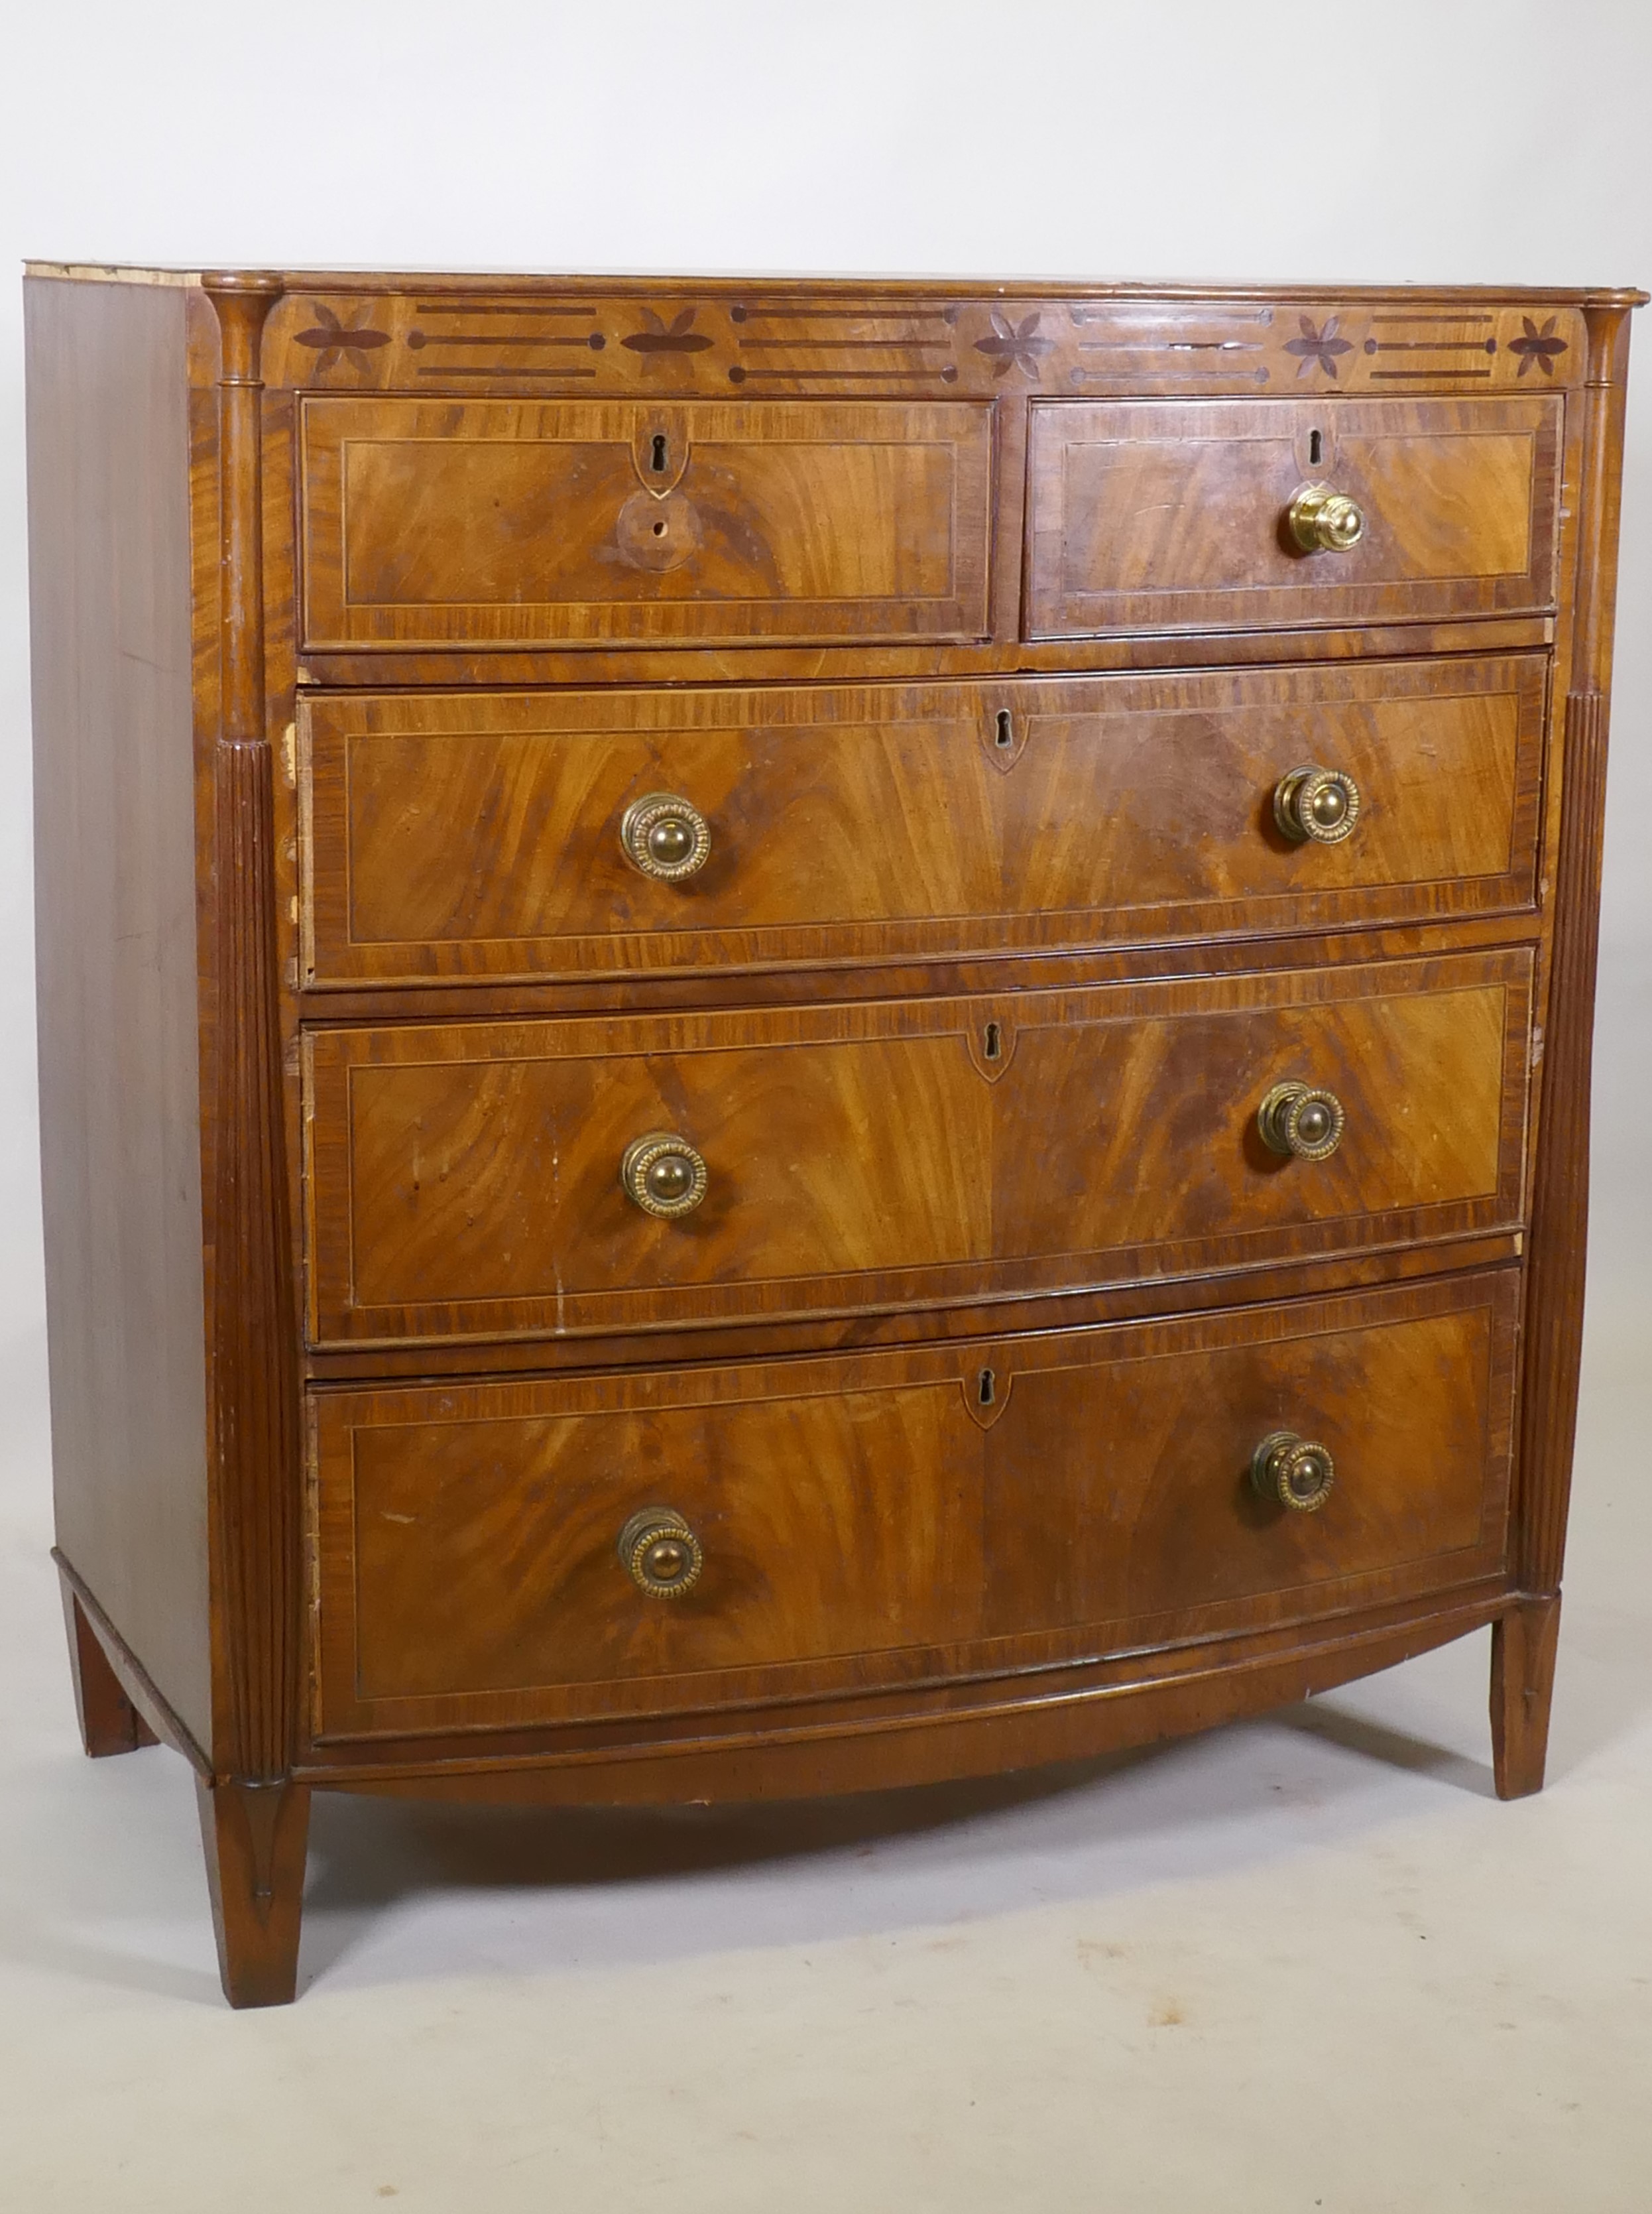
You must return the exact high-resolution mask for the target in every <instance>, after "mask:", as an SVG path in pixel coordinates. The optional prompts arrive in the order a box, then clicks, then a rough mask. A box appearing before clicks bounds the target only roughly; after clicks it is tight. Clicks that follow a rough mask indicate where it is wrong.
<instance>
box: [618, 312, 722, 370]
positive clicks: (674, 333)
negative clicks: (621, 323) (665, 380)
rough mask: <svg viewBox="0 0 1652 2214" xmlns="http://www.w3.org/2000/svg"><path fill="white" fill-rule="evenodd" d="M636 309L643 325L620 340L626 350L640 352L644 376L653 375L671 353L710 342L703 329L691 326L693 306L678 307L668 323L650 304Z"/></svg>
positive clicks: (692, 350)
mask: <svg viewBox="0 0 1652 2214" xmlns="http://www.w3.org/2000/svg"><path fill="white" fill-rule="evenodd" d="M638 312H639V313H640V315H642V318H643V329H641V330H640V331H633V332H632V333H631V336H630V337H629V338H628V339H620V341H619V343H620V345H621V346H624V347H625V350H626V351H627V352H629V353H640V354H641V355H642V357H643V376H653V374H654V372H655V370H656V369H663V368H664V367H665V366H666V365H667V362H668V358H669V357H670V356H671V355H673V354H689V353H704V352H705V350H706V348H707V347H708V346H710V345H711V344H712V340H711V339H709V338H708V337H707V336H706V334H705V333H704V331H697V330H696V329H695V328H694V327H693V323H694V316H695V313H696V311H695V309H692V308H681V309H679V310H678V312H677V314H676V315H674V316H673V318H672V320H671V321H670V322H669V323H667V321H665V319H664V317H663V316H661V315H655V312H654V310H653V309H652V308H643V309H639V310H638Z"/></svg>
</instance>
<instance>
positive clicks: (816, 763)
mask: <svg viewBox="0 0 1652 2214" xmlns="http://www.w3.org/2000/svg"><path fill="white" fill-rule="evenodd" d="M1544 701H1545V664H1544V662H1543V660H1542V659H1541V657H1539V656H1537V655H1526V656H1509V657H1497V658H1490V657H1488V658H1485V659H1481V660H1461V661H1458V660H1452V661H1440V662H1427V661H1423V662H1399V663H1375V664H1355V665H1353V666H1348V665H1334V666H1333V665H1326V666H1318V667H1308V668H1296V669H1269V670H1248V671H1231V672H1214V673H1204V674H1200V675H1198V676H1155V677H1140V676H1100V677H1052V678H1021V679H1017V680H1009V681H1003V682H999V681H993V682H981V683H971V684H893V683H891V684H865V685H856V686H793V687H785V688H780V687H777V688H763V689H759V688H742V689H726V688H692V689H678V690H667V689H660V690H650V691H637V690H616V691H613V692H583V693H571V694H570V693H554V692H552V693H544V692H539V693H522V692H514V693H477V694H458V693H451V694H442V693H436V694H430V693H417V692H407V693H399V694H365V695H356V696H351V695H347V694H329V695H326V696H324V697H322V698H320V699H314V700H307V701H304V702H302V706H301V710H300V741H301V746H302V751H303V754H304V757H305V761H306V764H307V769H308V774H307V776H306V778H305V780H304V783H305V791H306V794H307V804H306V815H305V828H304V839H303V843H304V854H305V867H304V883H305V892H304V901H305V907H304V937H305V966H306V973H307V976H308V981H310V982H313V983H314V984H316V985H320V986H326V985H329V984H348V983H352V982H380V981H383V982H418V981H431V982H435V981H440V980H442V979H445V978H460V977H479V978H496V979H505V978H509V977H514V976H573V975H588V974H590V973H591V972H592V971H594V970H598V971H607V972H609V973H613V972H615V971H619V972H631V973H645V972H649V971H652V972H655V973H658V972H661V971H664V972H676V973H681V972H683V971H685V970H692V969H723V968H730V969H733V968H747V967H780V966H789V965H797V964H802V963H808V962H810V961H818V960H826V959H830V960H850V961H853V960H871V959H875V958H879V957H885V958H887V957H913V958H924V957H939V956H942V955H944V954H950V953H966V952H970V951H991V950H995V949H999V948H1018V947H1025V948H1035V947H1060V946H1072V945H1101V944H1107V943H1117V942H1120V941H1134V942H1140V941H1142V940H1144V939H1153V938H1155V937H1156V938H1176V937H1182V936H1204V935H1210V934H1213V933H1218V932H1221V931H1224V930H1234V929H1244V930H1247V931H1248V932H1252V933H1256V932H1260V931H1265V930H1271V931H1278V930H1290V929H1314V928H1324V927H1349V926H1365V927H1369V926H1372V925H1377V924H1383V923H1388V922H1402V921H1410V920H1423V919H1428V918H1431V917H1436V916H1448V915H1462V914H1483V913H1491V912H1497V911H1499V910H1509V909H1511V908H1521V907H1529V906H1530V904H1531V902H1532V900H1533V894H1534V879H1535V857H1536V847H1537V839H1538V794H1539V781H1540V771H1541V759H1542V744H1543V715H1544ZM1304 764H1315V765H1317V767H1318V774H1319V781H1318V783H1316V785H1315V786H1314V792H1315V793H1316V794H1318V795H1319V804H1320V809H1321V812H1323V811H1324V807H1325V804H1326V803H1325V799H1324V793H1323V792H1321V789H1320V787H1321V786H1323V787H1324V788H1325V791H1327V792H1336V791H1342V792H1353V793H1356V794H1357V798H1356V800H1355V801H1352V802H1350V803H1348V804H1346V805H1345V806H1344V812H1343V820H1342V822H1339V823H1333V824H1332V825H1331V828H1332V829H1333V830H1335V831H1336V833H1337V835H1334V836H1332V835H1326V831H1325V829H1324V826H1323V825H1321V824H1320V823H1318V822H1317V820H1316V818H1315V817H1314V816H1310V817H1309V818H1308V819H1309V820H1310V822H1312V823H1314V826H1315V829H1316V831H1317V833H1318V835H1314V836H1308V835H1305V834H1303V833H1301V829H1300V826H1297V827H1296V828H1295V829H1294V830H1288V828H1287V826H1285V825H1282V823H1281V821H1280V818H1279V811H1278V792H1279V790H1280V788H1281V786H1282V784H1283V783H1288V782H1289V780H1291V778H1292V777H1293V776H1295V777H1297V778H1298V780H1299V782H1300V780H1301V774H1303V773H1304ZM1338 780H1340V781H1338ZM640 823H646V824H649V825H654V826H655V828H657V827H658V824H659V823H664V824H665V826H666V829H668V830H669V829H672V828H673V827H674V826H675V825H681V824H686V825H687V826H688V828H687V829H686V830H683V831H682V832H681V834H680V840H679V843H680V847H682V849H683V852H682V855H681V857H678V858H674V857H673V856H672V855H668V857H667V860H666V861H665V862H664V863H661V862H660V861H658V860H657V859H656V858H655V856H654V855H653V854H652V853H650V852H649V850H648V849H647V848H646V847H645V848H644V849H643V856H642V859H638V858H637V853H636V852H634V851H633V850H632V849H631V847H630V846H628V843H627V840H628V836H631V835H633V834H635V835H643V834H642V832H641V831H640V830H639V829H638V828H637V826H638V825H639V824H640ZM1344 825H1345V826H1346V827H1345V834H1344Z"/></svg>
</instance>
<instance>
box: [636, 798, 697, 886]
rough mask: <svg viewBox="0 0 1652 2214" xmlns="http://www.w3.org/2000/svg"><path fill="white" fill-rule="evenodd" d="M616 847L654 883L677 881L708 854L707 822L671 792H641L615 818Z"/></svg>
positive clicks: (689, 873) (690, 874)
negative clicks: (616, 821) (616, 825)
mask: <svg viewBox="0 0 1652 2214" xmlns="http://www.w3.org/2000/svg"><path fill="white" fill-rule="evenodd" d="M619 847H620V851H621V852H622V853H624V854H625V859H627V860H628V861H629V862H630V863H631V866H632V867H633V868H636V869H640V870H641V871H642V872H643V875H644V876H645V877H652V878H654V879H655V883H656V884H681V882H682V881H683V878H685V877H692V876H693V875H694V874H695V872H697V871H698V870H700V869H703V868H704V866H705V865H706V863H707V861H709V860H710V858H711V826H710V823H708V822H707V821H706V819H705V817H704V816H703V815H702V814H701V813H700V810H699V809H698V807H695V806H692V805H691V804H690V803H689V802H688V801H687V800H686V799H683V798H679V796H678V795H677V793H676V792H645V793H644V794H643V797H642V798H641V799H633V800H632V802H631V805H630V806H629V807H628V808H627V809H626V810H625V813H624V815H623V816H621V817H620V818H619Z"/></svg>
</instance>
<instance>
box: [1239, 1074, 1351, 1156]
mask: <svg viewBox="0 0 1652 2214" xmlns="http://www.w3.org/2000/svg"><path fill="white" fill-rule="evenodd" d="M1345 1120H1346V1117H1345V1116H1344V1114H1343V1111H1342V1102H1341V1100H1340V1099H1338V1097H1337V1095H1336V1093H1335V1092H1326V1091H1324V1090H1323V1089H1321V1088H1320V1087H1319V1086H1314V1085H1312V1084H1294V1083H1293V1084H1276V1085H1275V1086H1274V1087H1273V1089H1272V1091H1271V1092H1269V1094H1268V1096H1267V1098H1265V1100H1264V1101H1263V1102H1262V1104H1261V1105H1260V1107H1259V1108H1258V1109H1257V1110H1256V1127H1257V1128H1258V1129H1259V1131H1260V1132H1261V1134H1262V1142H1263V1144H1264V1145H1265V1146H1269V1147H1271V1148H1272V1150H1273V1151H1274V1152H1275V1153H1295V1156H1296V1158H1297V1159H1298V1160H1299V1161H1323V1160H1326V1159H1329V1158H1330V1156H1331V1155H1332V1153H1335V1152H1336V1150H1337V1148H1338V1146H1339V1145H1340V1144H1341V1143H1342V1133H1343V1124H1344V1121H1345Z"/></svg>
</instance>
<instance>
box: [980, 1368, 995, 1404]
mask: <svg viewBox="0 0 1652 2214" xmlns="http://www.w3.org/2000/svg"><path fill="white" fill-rule="evenodd" d="M997 1391H998V1379H997V1377H996V1376H995V1375H994V1374H993V1373H992V1371H991V1369H990V1368H984V1369H983V1370H982V1371H981V1404H982V1405H983V1406H984V1407H990V1406H991V1404H992V1402H993V1400H994V1399H995V1398H997Z"/></svg>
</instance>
